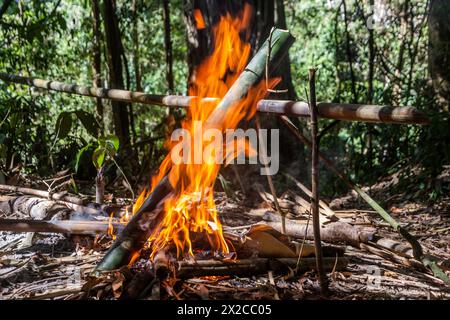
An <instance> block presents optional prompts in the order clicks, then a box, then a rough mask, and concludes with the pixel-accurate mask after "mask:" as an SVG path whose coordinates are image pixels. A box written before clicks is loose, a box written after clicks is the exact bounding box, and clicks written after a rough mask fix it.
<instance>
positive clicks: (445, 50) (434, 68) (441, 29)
mask: <svg viewBox="0 0 450 320" xmlns="http://www.w3.org/2000/svg"><path fill="white" fill-rule="evenodd" d="M428 37H429V43H428V66H429V72H430V76H431V79H432V81H433V85H434V88H435V90H436V93H437V94H438V96H439V98H440V102H441V104H442V105H443V107H444V110H447V111H448V110H449V101H450V45H449V43H450V3H449V1H447V0H432V1H431V4H430V12H429V17H428Z"/></svg>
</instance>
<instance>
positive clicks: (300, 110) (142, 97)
mask: <svg viewBox="0 0 450 320" xmlns="http://www.w3.org/2000/svg"><path fill="white" fill-rule="evenodd" d="M0 79H1V80H3V81H7V82H13V83H18V84H23V85H28V86H33V87H36V88H40V89H45V90H52V91H58V92H65V93H70V94H77V95H82V96H88V97H94V98H102V99H109V100H114V101H125V102H128V103H141V104H145V105H157V106H166V107H171V108H187V107H189V105H190V104H191V102H192V101H193V100H195V99H197V97H194V96H180V95H159V94H148V93H144V92H137V91H128V90H120V89H107V88H95V87H88V86H81V85H78V84H68V83H63V82H59V81H52V80H44V79H38V78H33V77H23V76H19V75H11V74H7V73H0ZM218 100H219V99H218V98H214V97H210V98H204V99H203V101H218ZM317 109H318V117H319V118H324V119H335V120H343V121H364V122H373V123H396V124H421V125H424V124H429V122H430V121H429V119H428V117H427V116H426V115H425V114H424V113H423V112H421V111H419V110H417V109H416V108H413V107H409V106H407V107H403V106H401V107H392V106H385V105H367V104H346V103H330V102H320V103H318V104H317ZM257 110H258V112H261V113H273V114H278V115H290V116H296V117H310V112H309V107H308V104H307V103H306V102H303V101H290V100H260V101H259V102H258V104H257Z"/></svg>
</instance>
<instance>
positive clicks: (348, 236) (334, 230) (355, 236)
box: [263, 212, 376, 248]
mask: <svg viewBox="0 0 450 320" xmlns="http://www.w3.org/2000/svg"><path fill="white" fill-rule="evenodd" d="M263 218H264V220H265V221H264V222H263V223H264V224H266V225H268V226H270V227H272V228H274V229H275V230H277V231H279V232H281V220H280V217H279V216H278V215H276V214H273V213H270V212H267V213H266V214H265V215H264V217H263ZM375 232H376V230H375V229H371V228H358V227H355V226H352V225H351V224H348V223H346V222H340V221H337V222H330V223H328V224H324V225H322V226H321V228H320V234H321V238H322V240H323V241H326V242H330V243H346V244H349V245H352V246H354V247H357V248H359V246H360V244H361V243H368V242H369V241H372V240H373V239H374V236H375ZM286 234H287V235H288V236H290V237H293V238H297V239H303V238H304V237H305V234H306V239H308V240H313V239H314V232H313V228H312V226H310V225H308V224H303V223H299V222H297V221H295V220H292V219H286Z"/></svg>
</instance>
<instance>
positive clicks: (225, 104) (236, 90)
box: [96, 29, 294, 272]
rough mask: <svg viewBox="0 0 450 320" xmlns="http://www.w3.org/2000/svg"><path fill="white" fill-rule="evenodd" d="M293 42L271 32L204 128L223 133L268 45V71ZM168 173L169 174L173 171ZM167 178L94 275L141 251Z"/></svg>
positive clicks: (262, 65) (168, 187) (167, 188)
mask: <svg viewBox="0 0 450 320" xmlns="http://www.w3.org/2000/svg"><path fill="white" fill-rule="evenodd" d="M293 41H294V37H293V36H292V35H291V34H290V33H289V31H287V30H281V29H275V30H274V32H273V33H272V41H271V43H269V41H268V40H266V42H265V43H264V44H263V45H262V46H261V48H260V49H259V50H258V52H257V53H256V54H255V56H254V57H253V58H252V59H251V60H250V62H249V63H248V65H247V66H246V68H245V69H244V71H243V72H242V73H241V74H240V75H239V77H238V79H237V80H236V81H235V83H234V84H233V85H232V86H231V88H230V89H229V90H228V92H227V93H226V94H225V96H224V97H223V98H222V99H221V101H220V102H219V104H218V105H217V107H216V108H215V109H214V111H213V112H212V113H211V114H210V115H209V117H208V119H207V120H206V122H205V127H206V128H219V129H224V128H222V127H223V125H224V119H225V118H226V117H227V114H228V113H232V112H234V108H233V107H234V106H235V105H236V103H237V102H238V101H240V100H241V99H242V98H243V97H244V96H245V95H246V94H247V93H248V91H249V89H250V88H251V87H252V86H254V85H255V84H256V83H257V82H258V81H259V80H260V79H261V78H262V76H263V74H264V71H265V69H266V55H267V52H268V46H269V45H271V55H270V59H269V66H270V68H271V69H274V68H276V67H277V65H278V63H279V62H280V61H281V59H282V57H283V56H284V55H285V54H286V53H287V50H288V48H289V47H290V46H291V45H292V43H293ZM171 171H173V168H172V169H171ZM170 176H171V172H169V173H168V174H167V175H166V176H165V177H164V178H163V179H162V180H161V181H160V182H159V184H158V185H157V186H156V187H155V190H154V192H153V193H152V194H151V195H150V196H149V197H148V198H147V199H146V200H145V202H144V203H143V204H142V206H141V207H140V208H139V210H138V211H137V212H136V214H135V215H134V216H133V218H132V219H131V221H130V222H129V223H128V224H127V226H126V227H125V229H124V230H123V231H122V232H121V233H120V235H119V236H118V238H117V239H116V241H115V242H114V244H113V246H112V247H111V248H110V250H109V251H108V252H107V253H106V255H105V257H104V258H103V260H102V261H101V262H100V263H99V264H98V265H97V267H96V272H97V271H106V270H114V269H117V268H119V267H121V266H123V265H126V264H128V263H129V262H130V261H131V258H132V256H133V255H134V254H136V253H137V252H138V251H139V250H140V249H141V248H142V246H143V245H144V243H145V242H146V241H147V239H148V237H149V236H150V234H151V232H152V231H153V230H154V228H155V227H156V226H157V225H158V224H159V222H160V221H161V220H162V218H163V216H164V210H163V209H162V208H161V209H160V210H159V212H157V213H156V215H154V214H153V215H152V211H154V210H155V209H156V207H157V206H158V204H160V202H162V200H163V199H164V198H165V197H167V196H168V195H169V194H171V193H173V192H174V188H175V187H176V186H173V185H172V183H173V182H172V181H170V180H169V179H170Z"/></svg>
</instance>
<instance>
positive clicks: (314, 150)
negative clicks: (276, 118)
mask: <svg viewBox="0 0 450 320" xmlns="http://www.w3.org/2000/svg"><path fill="white" fill-rule="evenodd" d="M309 107H310V114H311V122H310V125H311V137H312V145H311V213H312V218H313V232H314V247H315V251H316V270H317V273H318V275H319V282H320V291H321V293H322V295H326V294H327V293H328V279H327V277H326V274H325V272H324V268H323V255H322V241H321V240H320V220H319V157H318V153H319V139H318V138H317V134H318V128H317V104H316V70H315V69H309Z"/></svg>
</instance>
